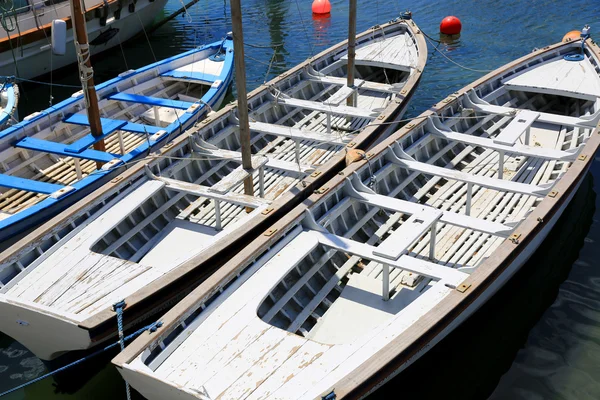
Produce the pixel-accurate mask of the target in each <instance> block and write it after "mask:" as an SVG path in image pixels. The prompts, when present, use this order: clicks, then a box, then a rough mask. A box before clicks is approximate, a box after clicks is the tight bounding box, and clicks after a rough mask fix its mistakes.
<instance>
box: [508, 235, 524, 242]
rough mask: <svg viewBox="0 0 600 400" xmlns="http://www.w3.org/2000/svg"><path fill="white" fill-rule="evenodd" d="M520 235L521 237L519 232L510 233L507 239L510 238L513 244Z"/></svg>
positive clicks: (517, 240)
mask: <svg viewBox="0 0 600 400" xmlns="http://www.w3.org/2000/svg"><path fill="white" fill-rule="evenodd" d="M520 237H521V234H520V233H513V234H512V235H510V237H509V238H508V240H510V241H511V242H513V243H514V244H519V238H520Z"/></svg>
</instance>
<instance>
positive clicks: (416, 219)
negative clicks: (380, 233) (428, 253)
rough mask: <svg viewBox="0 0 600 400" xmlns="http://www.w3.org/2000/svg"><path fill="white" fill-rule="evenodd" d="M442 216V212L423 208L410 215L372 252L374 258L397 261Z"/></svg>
mask: <svg viewBox="0 0 600 400" xmlns="http://www.w3.org/2000/svg"><path fill="white" fill-rule="evenodd" d="M441 216H442V212H441V211H439V210H435V209H433V208H431V209H427V208H425V207H423V208H422V209H421V210H419V211H418V212H416V213H414V214H413V215H411V216H410V217H409V218H408V219H407V220H406V221H404V222H403V223H402V225H400V226H399V227H398V228H397V229H395V230H394V231H393V232H392V233H391V234H390V235H389V236H388V237H387V238H385V239H384V240H383V241H382V242H381V243H380V244H379V246H377V247H376V248H375V249H374V250H373V254H374V255H376V256H380V257H384V258H389V259H390V260H397V259H398V257H400V256H401V255H402V254H404V252H406V251H407V250H408V248H409V247H410V246H411V245H412V244H413V243H414V242H415V241H417V240H418V239H419V238H420V237H421V236H423V235H424V234H425V233H426V232H427V231H428V230H429V229H430V228H431V226H432V225H433V224H435V222H436V221H437V220H439V219H440V217H441Z"/></svg>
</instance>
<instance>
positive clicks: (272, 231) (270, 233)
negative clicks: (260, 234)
mask: <svg viewBox="0 0 600 400" xmlns="http://www.w3.org/2000/svg"><path fill="white" fill-rule="evenodd" d="M275 232H277V228H271V229H269V230H268V231H266V232H265V233H264V235H265V236H272V235H273V234H274V233H275Z"/></svg>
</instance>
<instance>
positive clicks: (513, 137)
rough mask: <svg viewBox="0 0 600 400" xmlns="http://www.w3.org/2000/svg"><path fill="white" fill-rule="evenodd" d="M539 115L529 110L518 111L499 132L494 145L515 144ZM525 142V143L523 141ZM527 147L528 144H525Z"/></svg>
mask: <svg viewBox="0 0 600 400" xmlns="http://www.w3.org/2000/svg"><path fill="white" fill-rule="evenodd" d="M539 116H540V113H538V112H534V111H531V110H521V111H519V112H518V113H517V114H516V115H515V117H514V118H513V120H512V121H510V123H509V124H508V125H507V126H506V127H505V128H504V129H502V131H501V132H500V134H499V135H498V136H496V137H495V138H494V139H492V140H493V141H494V143H498V144H503V145H507V146H513V145H514V144H515V143H517V140H518V139H519V138H520V137H521V135H522V134H524V133H525V132H526V131H527V130H528V129H529V128H531V125H533V123H534V122H535V120H536V119H538V118H539ZM523 142H525V141H523ZM525 145H529V143H525Z"/></svg>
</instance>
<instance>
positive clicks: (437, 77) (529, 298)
mask: <svg viewBox="0 0 600 400" xmlns="http://www.w3.org/2000/svg"><path fill="white" fill-rule="evenodd" d="M242 3H243V18H244V30H245V32H244V33H245V36H246V38H245V40H246V43H247V47H246V49H245V51H246V55H247V60H246V67H247V77H248V89H252V88H254V87H256V86H258V85H259V84H260V83H262V82H263V81H264V80H265V79H270V78H272V77H274V76H276V75H278V74H279V73H281V72H283V71H285V70H287V69H289V68H290V67H292V66H294V65H296V64H297V63H299V62H300V61H302V60H304V59H305V58H307V57H310V56H311V55H313V54H316V53H318V52H320V51H321V50H323V49H325V48H327V47H329V46H331V45H333V44H335V43H337V42H339V41H341V40H343V39H344V37H345V35H346V32H347V14H348V10H347V1H346V0H333V1H332V11H333V13H332V15H331V17H330V18H325V19H313V18H312V15H311V12H310V7H311V1H310V0H297V1H296V0H244V1H243V2H242ZM181 5H182V4H181V2H180V1H179V0H170V1H169V3H168V4H167V6H166V8H165V10H164V11H163V13H162V14H161V15H158V16H157V18H162V17H164V16H166V15H169V14H170V13H171V12H173V11H174V10H177V9H178V8H180V7H181ZM407 8H408V9H410V10H412V12H413V16H414V19H415V21H416V22H417V23H418V24H419V26H420V28H422V29H423V30H424V32H425V33H427V34H429V35H430V36H432V37H433V38H435V39H440V37H439V34H438V33H437V32H438V27H439V22H440V21H441V19H442V18H443V17H445V16H447V15H456V16H458V17H459V18H460V19H461V20H462V23H463V33H462V35H461V36H460V38H458V39H454V40H444V43H441V44H439V46H438V50H439V51H440V52H441V53H443V54H445V55H446V56H448V57H450V58H451V59H452V60H454V61H455V62H457V63H459V64H462V65H463V66H465V67H467V68H469V69H470V70H467V69H464V68H461V67H459V66H457V65H455V64H453V63H450V62H449V61H448V60H447V59H446V58H444V57H443V56H442V55H440V53H438V52H437V51H435V50H434V46H435V45H437V43H433V44H432V43H431V42H430V43H428V45H429V59H428V63H427V67H426V70H425V73H424V76H423V79H422V81H421V84H420V87H419V89H418V91H417V93H416V95H415V97H414V99H413V101H412V103H411V105H410V108H409V111H408V116H416V115H418V114H419V113H421V112H422V111H424V110H425V109H427V108H428V107H429V106H431V105H432V104H433V103H435V102H436V101H438V100H439V99H442V98H444V97H445V96H446V95H448V94H449V93H451V92H454V91H455V90H457V89H459V88H461V87H462V86H464V85H466V84H468V83H470V82H471V81H473V80H475V79H476V78H478V77H479V76H481V75H483V74H484V71H485V70H490V69H493V68H496V67H499V66H501V65H503V64H506V63H507V62H509V61H511V60H513V59H515V58H517V57H520V56H522V55H524V54H527V53H528V52H530V51H531V50H532V49H533V48H535V47H543V46H546V45H548V44H551V43H555V42H557V41H560V40H561V38H562V36H563V35H564V33H566V32H567V31H570V30H573V29H581V27H582V26H583V25H584V24H586V23H588V24H590V25H591V26H592V36H594V37H596V38H600V1H599V0H587V1H569V2H565V1H558V0H529V1H518V0H506V1H504V2H498V1H492V0H469V1H468V0H464V1H451V0H447V1H439V0H435V1H424V0H419V1H412V2H407V1H404V2H399V1H385V0H358V10H359V11H358V31H359V32H360V31H363V30H365V29H367V28H369V27H370V26H372V25H375V24H378V23H383V22H386V21H388V20H390V19H392V18H395V17H396V16H397V15H398V14H399V13H400V12H401V11H404V10H406V9H407ZM594 28H596V29H597V30H596V31H594ZM230 29H231V28H230V19H229V3H228V2H225V1H222V0H200V1H199V2H198V3H197V4H196V5H194V6H193V7H192V8H191V9H190V10H189V13H188V14H187V15H185V16H178V17H176V18H175V19H173V20H171V21H169V22H168V23H167V24H165V25H163V26H161V27H160V28H159V29H157V30H156V31H154V32H152V33H150V34H149V38H150V42H151V46H150V45H149V44H148V42H147V41H146V39H145V37H143V36H142V37H141V38H139V39H135V40H133V41H130V42H128V43H124V44H123V49H122V51H121V49H119V48H116V49H113V50H112V51H110V52H107V53H105V54H103V55H101V56H100V57H96V59H95V60H94V67H95V70H96V82H97V83H98V82H101V81H103V80H107V79H110V78H112V77H114V76H116V75H117V74H118V73H120V72H123V71H124V70H127V69H130V68H138V67H140V66H143V65H146V64H148V63H151V62H153V61H154V60H155V59H162V58H165V57H169V56H173V55H175V54H178V53H179V52H182V51H185V50H189V49H191V48H193V47H194V46H196V45H199V44H202V43H207V42H211V41H215V40H219V39H220V38H222V37H223V36H224V35H225V34H226V33H227V31H229V30H230ZM596 32H597V33H596ZM274 48H275V49H277V53H275V54H274V51H273V49H274ZM43 79H44V80H46V81H49V80H50V77H49V76H47V77H44V78H43ZM52 81H53V82H54V83H59V84H66V85H77V84H78V81H77V74H76V70H75V69H74V68H69V69H67V70H63V71H61V72H60V73H55V74H54V75H53V77H52ZM76 90H77V89H74V88H61V87H56V86H54V87H53V88H52V90H50V87H49V86H44V85H35V84H26V85H23V86H22V93H23V95H22V98H21V99H22V100H21V103H20V105H19V114H20V115H21V116H25V115H28V114H30V113H31V112H34V111H36V110H39V109H41V108H45V107H47V106H48V104H49V101H50V96H51V95H52V96H53V97H54V99H53V101H54V103H56V102H58V101H60V100H62V99H63V98H65V97H67V96H69V95H70V94H71V93H72V92H73V91H76ZM599 161H600V158H597V159H596V161H595V162H594V164H593V166H592V174H591V175H589V176H588V178H587V180H586V181H585V182H584V184H583V185H582V190H580V192H579V193H578V195H577V196H576V198H575V199H574V201H573V204H572V206H571V207H570V208H569V209H568V211H566V212H565V216H564V217H563V218H562V219H561V221H560V223H559V224H557V226H556V228H555V230H554V231H553V233H552V234H551V235H550V236H549V238H548V240H547V241H546V242H545V244H544V245H543V246H542V247H541V248H540V250H539V251H538V253H537V254H536V255H535V256H534V257H533V258H532V260H531V261H530V262H529V263H528V264H527V265H526V266H525V267H524V268H523V269H522V271H521V272H520V273H519V274H518V275H516V276H515V278H514V279H513V280H512V281H511V282H510V283H509V284H508V285H507V286H506V287H505V288H504V289H503V290H502V291H501V292H499V294H498V295H497V296H496V297H495V298H494V299H493V300H492V301H491V302H489V303H488V304H487V305H486V306H485V307H483V308H482V309H481V310H480V311H479V312H478V313H477V314H476V315H475V316H473V317H472V318H471V319H470V320H469V321H468V322H467V323H465V324H463V325H462V326H461V327H459V328H458V329H457V330H456V331H455V332H454V333H453V334H452V335H450V336H448V337H447V338H446V339H445V340H443V341H442V342H441V343H440V344H439V345H437V346H436V347H435V348H434V349H432V350H431V351H430V352H429V353H428V354H427V355H426V356H425V357H423V358H422V359H421V360H419V361H418V362H417V363H416V364H415V365H413V366H412V367H411V368H410V369H409V370H408V371H406V373H403V374H401V376H400V377H398V378H397V379H394V380H393V381H392V382H391V383H390V384H388V385H387V387H386V389H388V390H386V392H387V397H386V398H403V399H412V398H425V399H428V398H434V399H437V398H445V399H485V398H492V399H534V400H537V399H600V266H599V264H600V263H598V262H597V261H596V260H597V259H598V257H599V255H600V247H599V246H598V244H597V243H598V242H599V241H600V222H599V221H600V211H598V210H600V204H598V202H599V201H600V200H599V199H598V198H597V197H596V194H595V191H594V188H599V187H600V162H599ZM0 323H6V322H5V321H0ZM44 371H45V369H44V366H43V364H42V363H41V362H40V361H39V360H37V359H36V358H35V357H33V356H32V355H31V354H30V353H29V352H28V351H27V350H26V349H24V348H23V347H22V346H21V345H20V344H18V343H16V342H14V341H13V340H11V339H10V338H8V337H5V336H1V335H0V392H2V391H4V390H7V389H9V388H11V387H13V386H17V385H19V384H21V383H24V382H27V381H29V380H31V379H34V378H35V377H37V376H40V375H41V374H43V373H44ZM389 393H393V394H394V395H393V396H391V397H390V395H389ZM373 397H376V398H383V397H384V396H383V393H378V394H376V395H375V396H373ZM107 398H110V399H112V400H117V399H124V398H125V390H124V385H123V382H122V380H121V379H120V377H119V374H118V373H117V372H116V371H115V370H114V369H113V368H112V367H110V366H106V367H104V369H102V370H101V372H100V373H98V374H97V375H95V376H94V377H93V378H92V379H91V380H90V381H89V382H87V383H86V384H85V385H84V386H83V387H82V388H81V389H79V390H78V391H76V392H74V393H71V392H69V393H65V392H61V391H60V389H57V388H56V387H55V386H54V384H53V381H52V379H46V380H44V381H41V382H39V383H36V384H33V385H31V386H29V387H27V388H26V389H23V390H20V391H18V392H15V393H13V394H11V395H8V396H6V399H11V400H12V399H107Z"/></svg>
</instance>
